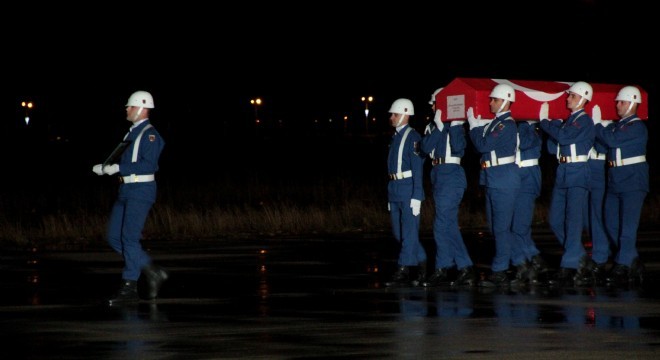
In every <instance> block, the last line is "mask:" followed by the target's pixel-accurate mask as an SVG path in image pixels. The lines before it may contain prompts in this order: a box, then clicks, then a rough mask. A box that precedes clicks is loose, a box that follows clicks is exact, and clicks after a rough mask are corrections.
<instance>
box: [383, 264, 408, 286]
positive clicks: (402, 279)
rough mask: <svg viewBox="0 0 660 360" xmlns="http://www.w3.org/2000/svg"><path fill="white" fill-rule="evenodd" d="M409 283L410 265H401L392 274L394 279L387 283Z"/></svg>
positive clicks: (392, 284) (386, 284)
mask: <svg viewBox="0 0 660 360" xmlns="http://www.w3.org/2000/svg"><path fill="white" fill-rule="evenodd" d="M408 285H410V268H409V267H408V266H399V268H398V269H397V270H396V272H395V273H394V275H393V276H392V281H388V282H386V283H385V286H387V287H391V286H408Z"/></svg>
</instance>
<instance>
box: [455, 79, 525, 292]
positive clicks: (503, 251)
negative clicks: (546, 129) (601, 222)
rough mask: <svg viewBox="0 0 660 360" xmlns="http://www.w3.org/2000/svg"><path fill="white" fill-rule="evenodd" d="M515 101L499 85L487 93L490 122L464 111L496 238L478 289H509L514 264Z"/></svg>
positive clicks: (517, 179) (505, 87)
mask: <svg viewBox="0 0 660 360" xmlns="http://www.w3.org/2000/svg"><path fill="white" fill-rule="evenodd" d="M515 101H516V94H515V90H514V89H513V87H511V86H510V85H508V84H498V85H496V86H495V87H494V88H493V90H492V91H491V93H490V111H491V112H492V113H493V114H495V118H494V119H493V120H492V121H490V122H486V123H484V122H483V121H484V120H481V116H479V118H475V117H474V110H473V109H472V108H469V109H468V110H467V119H468V123H469V125H470V139H471V140H472V143H473V144H474V147H475V148H476V150H477V151H478V152H479V153H480V154H481V159H480V161H481V172H480V179H479V184H480V185H482V186H484V187H485V190H486V217H487V219H488V224H489V226H490V232H491V234H492V235H493V237H494V238H495V256H494V257H493V262H492V264H491V272H492V273H491V274H490V275H489V276H488V278H487V279H486V280H485V281H482V282H480V283H479V285H480V286H487V287H491V286H508V285H509V283H510V281H509V278H508V275H507V272H508V270H509V266H510V265H511V263H512V262H513V256H512V255H513V247H514V246H515V245H514V244H515V242H516V241H517V238H516V236H515V234H514V233H513V230H512V225H513V215H514V211H515V206H516V198H517V196H518V193H519V191H520V173H519V171H518V170H519V169H518V164H517V163H516V153H517V150H518V140H517V136H518V129H517V127H516V123H515V120H513V118H512V117H511V110H510V109H509V108H510V106H511V103H513V102H515ZM521 261H522V260H521ZM514 265H515V266H518V265H521V264H514Z"/></svg>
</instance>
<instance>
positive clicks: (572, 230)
mask: <svg viewBox="0 0 660 360" xmlns="http://www.w3.org/2000/svg"><path fill="white" fill-rule="evenodd" d="M540 125H541V128H542V129H543V130H544V131H545V132H547V133H548V135H550V136H551V137H552V138H553V139H554V141H556V142H557V144H558V147H559V149H558V151H557V153H556V154H557V159H558V161H559V165H558V166H557V170H556V175H555V184H554V187H553V190H552V200H551V203H550V215H549V219H548V222H549V223H550V227H551V229H552V231H553V233H554V234H555V236H556V237H557V240H558V241H559V243H560V244H561V245H562V246H563V248H564V254H563V256H562V259H561V263H560V266H561V267H562V268H565V269H577V268H578V265H579V263H580V260H582V259H583V257H585V256H586V251H585V249H584V245H583V244H582V228H583V224H584V222H583V211H584V208H583V207H584V206H585V203H586V202H587V196H588V189H589V183H590V174H591V171H590V169H589V164H588V163H587V160H588V156H589V151H590V150H591V147H592V146H593V143H594V136H595V135H594V124H593V121H592V119H591V117H590V116H589V115H587V114H586V113H585V111H584V109H580V110H577V111H575V112H573V113H572V114H571V115H570V116H569V117H568V120H566V121H561V120H548V119H541V123H540ZM589 260H590V259H589Z"/></svg>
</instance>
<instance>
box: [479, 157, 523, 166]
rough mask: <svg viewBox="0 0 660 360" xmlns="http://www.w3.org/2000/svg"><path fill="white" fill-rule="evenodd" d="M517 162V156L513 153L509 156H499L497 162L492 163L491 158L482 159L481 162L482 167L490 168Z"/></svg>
mask: <svg viewBox="0 0 660 360" xmlns="http://www.w3.org/2000/svg"><path fill="white" fill-rule="evenodd" d="M514 162H516V156H515V155H511V156H507V157H501V158H497V162H496V163H491V162H490V160H486V161H482V162H481V168H489V167H491V166H499V165H506V164H511V163H514Z"/></svg>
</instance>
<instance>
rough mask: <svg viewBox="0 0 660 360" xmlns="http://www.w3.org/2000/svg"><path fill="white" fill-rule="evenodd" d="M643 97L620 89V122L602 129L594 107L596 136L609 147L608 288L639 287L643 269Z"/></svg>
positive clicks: (645, 134) (627, 88)
mask: <svg viewBox="0 0 660 360" xmlns="http://www.w3.org/2000/svg"><path fill="white" fill-rule="evenodd" d="M641 103H642V95H641V93H640V91H639V89H638V88H636V87H634V86H625V87H623V88H622V89H621V90H620V91H619V93H618V94H617V97H616V112H617V115H618V116H619V118H620V119H621V120H619V121H617V122H616V123H612V124H609V125H607V126H603V122H602V120H601V115H600V108H597V107H595V106H594V119H593V121H594V124H595V129H596V137H597V138H598V139H600V140H602V141H603V142H604V143H605V144H606V145H607V147H608V150H607V159H608V165H609V170H608V174H607V190H606V195H605V219H606V220H605V228H606V230H607V234H608V235H609V236H610V237H611V238H612V239H613V241H614V246H615V248H616V254H615V257H614V267H613V268H612V270H611V272H610V273H609V274H608V275H607V277H606V279H605V280H606V282H607V283H608V284H611V285H626V284H628V283H633V284H639V283H641V282H642V280H643V275H644V266H643V264H642V262H641V261H640V260H639V254H638V252H637V228H638V226H639V219H640V217H641V214H642V207H643V205H644V199H645V198H646V195H647V194H648V192H649V165H648V163H647V162H646V143H647V140H648V130H647V128H646V125H645V124H644V122H643V121H641V120H640V118H639V117H638V116H637V107H638V106H639V104H641Z"/></svg>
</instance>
